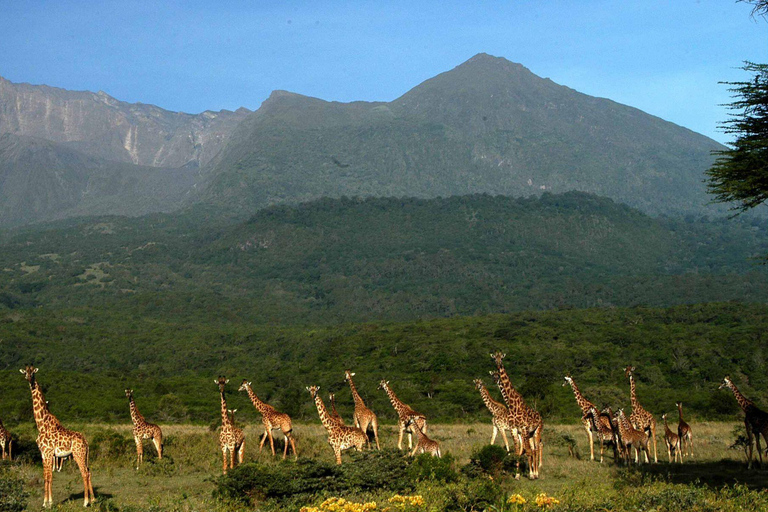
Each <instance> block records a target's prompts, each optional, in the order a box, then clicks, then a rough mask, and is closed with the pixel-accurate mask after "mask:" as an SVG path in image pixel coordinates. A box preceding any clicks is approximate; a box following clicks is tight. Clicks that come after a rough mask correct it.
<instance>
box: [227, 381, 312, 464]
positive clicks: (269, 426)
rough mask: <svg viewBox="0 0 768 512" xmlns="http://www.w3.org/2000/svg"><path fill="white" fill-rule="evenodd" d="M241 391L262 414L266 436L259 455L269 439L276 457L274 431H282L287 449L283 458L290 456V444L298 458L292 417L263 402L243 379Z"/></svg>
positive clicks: (260, 446)
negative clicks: (246, 394)
mask: <svg viewBox="0 0 768 512" xmlns="http://www.w3.org/2000/svg"><path fill="white" fill-rule="evenodd" d="M239 391H245V392H246V393H248V398H250V399H251V403H252V404H253V406H254V407H255V408H256V410H257V411H259V412H260V413H261V422H262V424H264V435H263V436H262V438H261V443H260V444H259V453H261V449H262V448H264V443H265V442H266V441H267V438H269V446H270V448H272V455H275V439H274V437H273V436H272V431H273V430H277V429H280V431H281V432H282V433H283V437H285V447H284V449H283V458H285V457H286V456H287V455H288V444H289V443H290V445H291V450H293V456H294V457H298V456H299V454H298V453H296V442H295V441H294V439H293V425H292V423H291V417H290V416H288V415H287V414H285V413H283V412H278V411H277V409H275V408H274V407H272V406H271V405H269V404H268V403H266V402H262V401H261V400H260V399H259V397H258V396H256V393H255V392H254V391H253V388H252V387H251V383H250V382H248V381H247V380H245V379H243V383H242V384H240V389H239Z"/></svg>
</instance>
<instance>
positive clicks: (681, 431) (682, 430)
mask: <svg viewBox="0 0 768 512" xmlns="http://www.w3.org/2000/svg"><path fill="white" fill-rule="evenodd" d="M675 405H677V413H678V415H679V418H680V419H679V420H678V423H677V435H678V436H680V448H681V451H682V456H685V455H689V456H691V457H693V432H692V431H691V426H690V425H689V424H687V423H686V422H685V420H683V402H675ZM686 445H688V453H686V449H685V448H686Z"/></svg>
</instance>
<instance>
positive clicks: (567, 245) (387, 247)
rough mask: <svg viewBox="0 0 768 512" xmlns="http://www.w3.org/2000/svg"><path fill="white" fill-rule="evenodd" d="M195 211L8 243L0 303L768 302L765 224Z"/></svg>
mask: <svg viewBox="0 0 768 512" xmlns="http://www.w3.org/2000/svg"><path fill="white" fill-rule="evenodd" d="M205 213H206V212H205V211H203V210H195V211H191V212H189V213H187V214H185V215H179V214H173V215H159V214H158V215H150V216H145V217H141V218H137V219H126V218H120V217H104V218H93V219H83V220H68V221H65V222H59V223H55V224H52V225H46V226H41V227H39V228H36V229H28V230H26V231H22V232H19V233H16V234H7V235H6V238H5V240H4V242H3V243H2V245H0V270H1V271H0V290H3V291H2V293H0V304H4V305H5V307H8V308H19V307H27V306H34V305H41V306H46V307H70V306H74V305H94V304H97V305H100V306H109V307H113V308H116V309H118V310H121V311H124V312H126V313H128V312H133V313H135V314H140V315H145V314H147V315H150V316H156V317H157V318H164V317H167V316H171V317H181V316H185V317H189V318H198V317H204V318H207V319H209V320H210V321H212V322H220V321H231V320H234V319H238V318H239V319H241V320H248V321H252V322H258V323H263V322H278V323H296V322H299V323H304V324H310V323H336V322H347V321H371V320H412V319H419V318H434V317H442V316H452V315H467V314H470V315H471V314H486V313H498V312H510V311H520V310H528V309H550V308H563V307H578V308H582V307H593V306H633V305H648V306H669V305H674V304H681V303H695V302H702V301H724V300H739V301H747V302H750V301H765V300H768V273H767V272H768V271H767V270H766V268H765V267H764V266H761V265H758V264H757V262H756V261H755V260H753V259H751V258H755V257H762V256H763V255H765V254H766V253H768V247H766V240H768V237H767V236H766V235H768V233H766V227H765V225H764V223H762V222H759V221H756V220H753V221H749V220H747V219H742V220H741V221H739V220H726V219H719V220H715V221H710V220H708V219H698V220H695V219H693V218H688V219H687V220H675V219H667V218H651V217H648V216H647V215H645V214H643V213H641V212H639V211H637V210H634V209H631V208H629V207H627V206H625V205H620V204H616V203H615V202H613V201H611V200H610V199H605V198H600V197H596V196H593V195H589V194H584V193H576V192H571V193H567V194H560V195H555V194H544V195H542V196H541V197H531V198H521V199H514V198H508V197H492V196H487V195H475V196H464V197H452V198H446V199H429V200H425V199H407V198H406V199H398V198H369V199H348V198H345V199H336V200H332V199H324V200H319V201H315V202H311V203H307V204H302V205H298V206H286V205H283V206H276V207H272V208H267V209H264V210H262V211H260V212H258V213H257V214H256V215H255V216H253V217H252V218H251V219H250V220H249V221H247V222H244V223H240V224H234V225H224V226H223V227H221V226H218V227H217V225H216V224H215V222H212V221H209V223H207V224H206V223H205V222H204V221H203V220H202V218H203V216H204V214H205ZM214 219H215V217H214ZM0 307H2V306H0ZM133 313H132V314H133Z"/></svg>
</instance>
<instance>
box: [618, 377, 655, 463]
mask: <svg viewBox="0 0 768 512" xmlns="http://www.w3.org/2000/svg"><path fill="white" fill-rule="evenodd" d="M634 371H635V367H634V366H627V367H626V368H625V369H624V374H625V375H626V376H627V377H628V378H629V396H630V399H631V401H632V414H630V415H629V422H630V423H632V426H633V427H634V428H636V429H638V430H642V431H643V432H646V433H647V434H648V435H649V436H650V438H651V441H653V462H654V463H657V462H659V459H658V457H657V455H656V418H654V417H653V414H651V413H649V412H648V411H646V410H645V409H644V408H643V406H642V405H640V402H638V401H637V389H636V388H635V375H634ZM645 462H649V461H648V460H646V461H645Z"/></svg>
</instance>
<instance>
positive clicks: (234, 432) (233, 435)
mask: <svg viewBox="0 0 768 512" xmlns="http://www.w3.org/2000/svg"><path fill="white" fill-rule="evenodd" d="M213 382H215V383H216V384H217V385H218V386H219V394H220V395H221V432H220V433H219V446H221V458H222V470H223V472H224V474H225V475H226V474H227V470H228V469H232V468H234V467H235V454H237V462H238V464H242V463H243V460H244V459H245V435H244V434H243V431H242V430H240V429H239V428H237V427H235V426H234V424H233V422H232V419H231V418H230V416H229V412H228V409H227V398H226V396H225V395H224V388H225V386H226V385H227V383H228V382H229V379H228V378H226V377H221V376H220V377H219V378H218V379H213ZM227 451H229V464H227Z"/></svg>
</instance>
